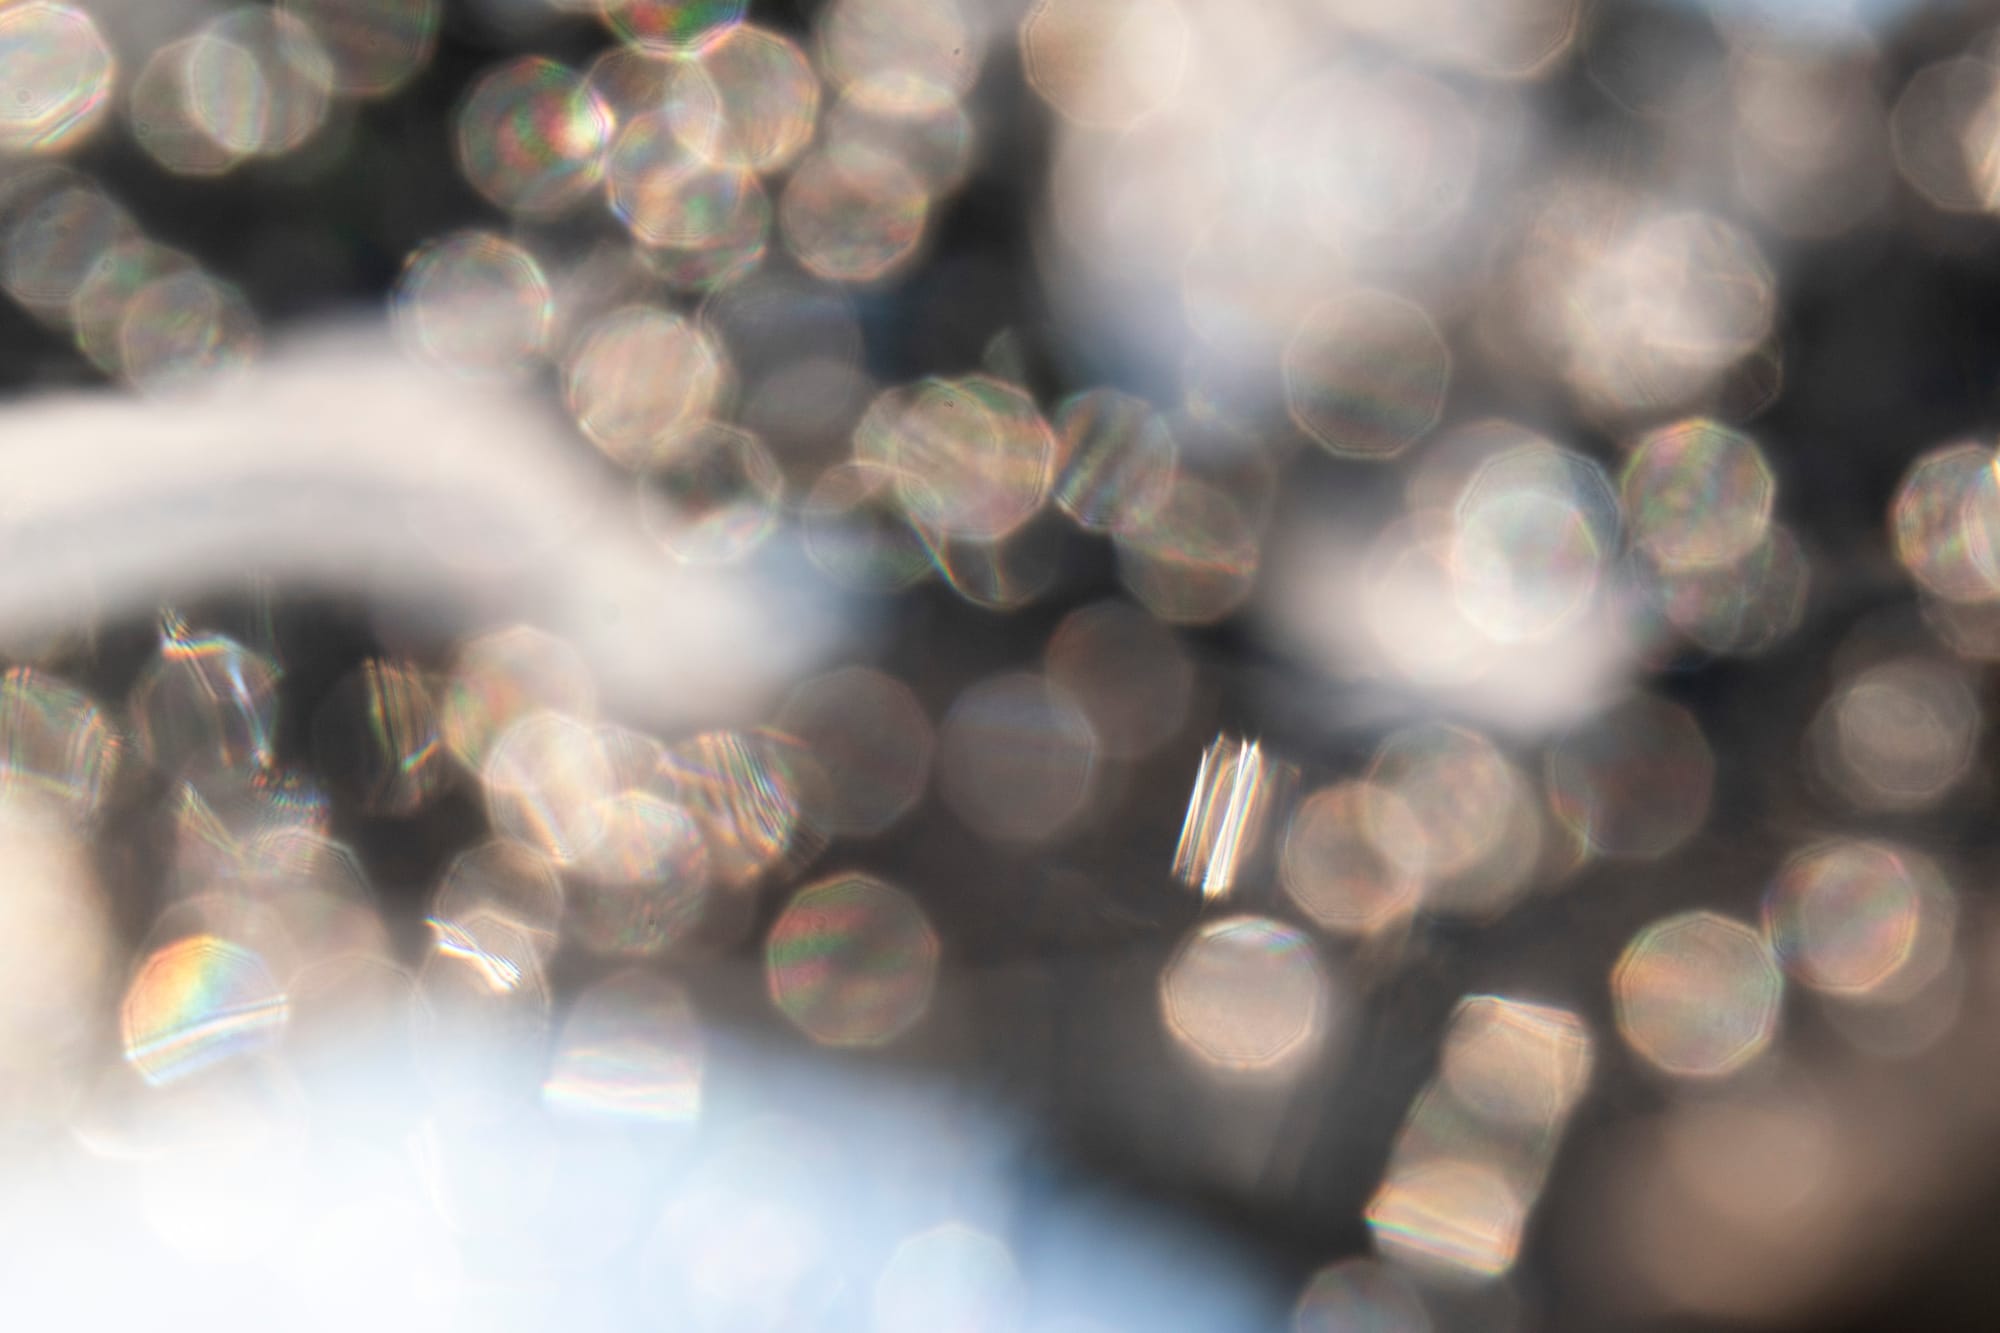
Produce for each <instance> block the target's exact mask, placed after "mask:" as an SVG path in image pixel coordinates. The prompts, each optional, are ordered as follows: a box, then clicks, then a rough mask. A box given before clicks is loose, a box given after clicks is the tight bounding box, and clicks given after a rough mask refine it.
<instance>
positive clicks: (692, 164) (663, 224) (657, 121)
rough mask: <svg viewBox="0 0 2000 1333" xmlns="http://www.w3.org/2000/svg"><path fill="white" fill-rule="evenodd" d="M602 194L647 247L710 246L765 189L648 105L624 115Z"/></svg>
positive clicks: (612, 150) (745, 172) (606, 164)
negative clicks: (691, 141)
mask: <svg viewBox="0 0 2000 1333" xmlns="http://www.w3.org/2000/svg"><path fill="white" fill-rule="evenodd" d="M604 190H605V198H606V200H607V201H608V202H609V203H610V205H611V211H612V212H613V213H614V214H616V215H617V217H618V220H619V221H620V222H622V223H624V224H625V226H626V229H627V230H629V231H630V232H631V233H632V237H633V239H634V240H637V241H638V242H639V243H640V244H642V245H649V246H678V247H686V248H698V247H705V246H708V245H712V244H713V243H714V242H715V241H716V240H717V238H718V237H719V236H721V235H722V234H723V233H724V232H725V231H726V230H727V228H728V222H729V219H731V218H732V217H733V216H734V215H735V214H736V213H737V211H738V210H740V209H741V208H743V207H744V200H743V197H742V196H743V195H744V194H745V193H746V192H749V191H758V190H761V187H759V186H758V184H757V178H756V177H755V176H753V175H751V174H750V173H749V172H747V171H743V170H741V169H739V168H736V167H728V166H718V165H716V164H714V163H712V162H710V161H708V160H707V159H706V158H704V157H703V156H702V155H701V154H700V153H699V152H698V151H696V150H695V149H693V148H690V147H689V146H688V145H687V144H685V143H683V142H682V141H681V138H680V136H679V134H678V133H677V132H676V129H675V126H674V122H673V119H672V117H670V116H669V115H668V114H667V113H666V112H665V111H659V110H655V111H648V112H643V113H640V114H637V115H633V116H630V117H628V118H626V119H625V120H624V121H623V123H621V124H620V126H619V128H618V137H617V138H616V139H614V140H613V141H612V144H611V151H610V153H609V155H608V156H607V157H606V158H605V160H604Z"/></svg>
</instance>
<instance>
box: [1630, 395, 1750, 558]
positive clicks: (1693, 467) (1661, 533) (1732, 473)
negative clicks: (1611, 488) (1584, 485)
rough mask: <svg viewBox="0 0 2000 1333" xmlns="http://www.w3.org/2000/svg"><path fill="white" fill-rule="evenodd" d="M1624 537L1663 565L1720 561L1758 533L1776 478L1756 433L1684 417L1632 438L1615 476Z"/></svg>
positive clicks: (1744, 549)
mask: <svg viewBox="0 0 2000 1333" xmlns="http://www.w3.org/2000/svg"><path fill="white" fill-rule="evenodd" d="M1622 489H1623V493H1624V500H1625V512H1626V519H1627V521H1628V522H1629V523H1630V524H1631V528H1632V540H1633V542H1634V544H1635V545H1637V546H1638V547H1639V548H1640V549H1641V550H1643V551H1644V552H1645V553H1646V554H1647V555H1648V556H1650V557H1651V558H1652V559H1653V561H1654V562H1655V563H1657V564H1658V565H1660V566H1661V567H1662V568H1664V569H1670V570H1695V569H1722V568H1728V567H1729V566H1732V565H1734V564H1736V563H1737V562H1738V561H1740V560H1742V559H1743V557H1745V556H1747V555H1748V554H1750V552H1752V551H1753V550H1755V549H1756V548H1757V545H1758V543H1760V542H1762V541H1763V540H1764V535H1765V533H1766V532H1767V531H1768V530H1769V528H1770V524H1771V506H1772V501H1773V499H1774V497H1775V494H1776V490H1777V486H1776V483H1775V482H1774V481H1773V480H1772V477H1771V467H1770V464H1768V463H1766V462H1765V461H1764V454H1763V451H1762V450H1760V449H1759V448H1758V447H1757V444H1756V441H1754V440H1752V439H1750V438H1749V437H1748V436H1747V435H1744V434H1742V433H1741V432H1739V431H1734V430H1731V429H1730V428H1729V427H1727V426H1724V425H1721V424H1720V423H1718V422H1714V421H1707V420H1691V421H1684V422H1681V423H1679V424H1678V425H1673V426H1667V427H1663V428H1662V429H1660V430H1657V431H1654V432H1652V433H1651V434H1649V435H1647V436H1646V437H1645V438H1644V439H1642V440H1641V441H1640V442H1639V445H1638V447H1637V448H1636V449H1635V450H1634V451H1633V453H1632V457H1631V458H1630V459H1629V460H1628V461H1627V463H1626V465H1625V475H1624V478H1623V481H1622Z"/></svg>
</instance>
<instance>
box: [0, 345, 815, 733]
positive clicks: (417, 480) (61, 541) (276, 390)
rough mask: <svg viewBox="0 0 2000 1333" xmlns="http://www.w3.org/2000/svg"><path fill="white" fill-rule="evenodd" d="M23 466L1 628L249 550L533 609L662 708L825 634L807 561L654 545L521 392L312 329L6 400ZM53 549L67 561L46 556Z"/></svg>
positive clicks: (32, 623)
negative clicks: (123, 377)
mask: <svg viewBox="0 0 2000 1333" xmlns="http://www.w3.org/2000/svg"><path fill="white" fill-rule="evenodd" d="M0 423H4V430H5V435H6V444H5V446H4V457H5V459H6V462H7V471H8V476H9V478H10V488H9V494H8V497H7V517H8V519H9V524H8V534H9V536H8V545H7V554H8V556H9V557H10V558H9V559H8V560H7V562H6V568H5V572H4V573H0V635H9V636H20V635H32V634H36V633H40V632H45V631H46V630H47V629H48V628H49V627H51V626H55V625H63V624H67V623H68V621H69V620H70V619H71V618H73V616H74V614H75V606H76V605H77V599H78V597H79V592H80V590H84V589H87V590H88V593H89V594H90V595H91V596H93V597H94V598H95V600H96V604H97V606H98V608H99V609H100V610H101V611H102V612H103V613H104V614H106V615H107V616H112V617H116V616H119V615H138V614H142V613H144V612H145V611H147V610H148V609H150V608H151V607H154V606H156V605H158V604H160V603H162V602H174V601H178V600H181V599H185V598H190V597H195V596H199V595H201V594H204V593H207V592H210V591H213V590H216V589H219V588H229V587H233V586H238V585H239V584H240V581H241V579H242V578H243V576H244V574H245V573H246V572H251V571H254V572H255V573H257V574H259V575H261V576H264V577H268V578H275V579H280V580H292V581H296V582H299V583H303V584H306V585H309V586H314V587H318V588H323V589H328V590H337V591H341V592H351V593H357V594H361V595H363V596H367V597H372V598H376V599H379V600H381V601H385V602H390V603H393V604H395V605H396V606H397V607H399V608H405V609H408V610H411V611H413V612H416V613H418V614H420V615H421V614H424V613H433V614H435V615H436V616H437V618H438V620H439V622H440V625H441V628H444V632H449V628H455V627H457V626H456V625H455V623H454V622H456V621H458V620H459V618H460V617H463V616H465V615H466V614H468V612H474V613H477V614H479V615H480V616H482V617H483V618H485V619H488V620H490V621H502V620H511V619H522V620H528V621H532V622H534V623H537V624H539V625H541V626H543V627H544V628H546V629H549V630H551V631H553V632H555V633H557V634H559V635H562V636H563V637H565V638H567V639H568V640H569V641H570V642H571V643H573V644H574V645H575V646H576V647H577V649H579V650H580V651H581V652H582V653H583V655H584V656H585V657H586V659H588V661H589V662H590V664H591V666H592V667H593V669H594V670H595V672H596V675H597V678H598V680H599V681H600V682H601V683H602V685H603V687H604V691H605V694H606V696H607V699H608V700H609V701H611V702H612V703H614V705H616V706H618V707H620V708H622V709H624V710H627V711H629V712H630V713H631V714H632V715H633V716H634V717H635V718H636V719H639V720H643V721H645V722H648V723H651V724H653V725H663V724H669V723H685V722H689V721H694V720H709V719H714V718H719V717H735V716H743V715H748V714H750V713H752V712H754V711H755V710H757V709H758V708H760V707H761V706H763V705H764V704H766V703H767V702H768V701H769V700H770V698H771V696H772V695H773V693H774V692H775V691H776V690H777V689H778V688H779V687H780V686H781V685H783V684H784V683H785V682H786V681H787V680H789V679H790V678H791V677H793V676H794V675H796V674H799V673H801V671H802V670H803V669H804V668H805V667H806V666H808V665H809V664H810V663H811V662H812V661H813V660H814V659H815V658H816V656H817V655H818V654H819V653H821V652H823V651H824V650H825V649H826V648H827V647H829V646H830V642H831V639H832V637H833V633H834V629H835V624H834V622H835V618H836V615H837V612H835V611H834V610H831V609H829V607H828V606H827V604H826V602H825V600H824V599H818V598H814V599H809V598H807V597H804V596H787V595H786V592H787V590H788V589H791V588H796V587H797V586H798V581H797V580H789V581H786V582H780V581H779V580H778V579H775V578H770V577H766V576H763V575H760V574H759V573H757V572H755V571H746V570H716V569H703V570H688V569H685V568H681V567H676V566H674V565H673V564H672V563H670V562H668V561H666V560H664V559H663V558H662V557H661V556H660V555H659V553H658V551H657V549H656V548H655V547H654V546H653V544H652V543H651V542H650V541H648V540H647V538H646V536H645V534H644V532H643V531H642V530H641V528H640V525H639V522H638V517H637V513H636V508H635V506H634V505H633V504H632V503H631V502H630V497H629V495H627V494H626V493H625V491H624V488H622V487H621V486H619V485H618V484H617V483H616V481H615V480H614V479H612V478H611V477H609V476H608V475H606V474H604V473H603V471H602V470H601V469H600V468H598V467H597V466H595V465H594V464H593V461H592V459H591V458H589V457H588V451H587V450H586V449H584V448H582V447H581V446H580V443H579V442H578V441H576V440H574V439H572V438H569V437H567V436H566V434H565V432H564V431H563V430H562V428H561V427H560V425H559V424H558V423H557V421H556V420H555V419H554V417H553V416H552V415H551V414H550V413H549V412H548V411H547V410H546V409H545V408H544V407H543V406H542V405H540V404H539V403H537V402H535V401H534V400H532V399H531V398H529V397H527V396H526V395H524V394H521V395H517V394H513V393H509V392H505V391H500V390H496V389H494V388H493V387H492V386H478V387H474V386H468V385H464V384H459V383H454V382H451V381H449V380H446V379H444V378H442V377H439V376H436V375H433V374H432V373H429V372H427V371H425V370H422V369H420V368H418V367H416V366H413V365H411V364H409V363H408V362H407V361H406V360H404V359H403V358H402V357H401V356H400V355H398V354H397V352H396V351H395V350H394V347H393V344H392V342H391V340H390V338H389V337H388V336H387V333H386V331H384V330H380V329H376V328H372V327H371V328H361V327H354V328H345V329H339V330H329V331H322V332H320V333H318V334H315V335H313V336H311V337H309V338H302V339H300V340H298V341H296V342H295V343H293V344H292V345H290V346H281V347H278V348H275V349H273V353H272V355H271V356H270V357H269V358H268V360H267V361H266V362H265V363H264V364H262V365H261V366H260V367H258V368H257V369H255V370H252V371H248V372H245V373H244V374H243V375H242V376H241V377H240V378H231V379H229V380H227V381H226V382H225V383H223V384H221V385H218V386H217V388H216V391H213V392H200V393H190V394H187V395H185V396H180V397H175V398H172V399H169V400H167V401H164V402H154V403H140V402H137V401H134V400H132V399H129V398H123V397H115V396H112V395H109V394H65V395H60V396H49V397H45V398H37V399H29V400H24V401H21V402H17V403H14V404H12V405H9V406H8V407H6V408H5V409H4V410H0ZM52 569H64V570H67V571H70V573H69V574H68V575H67V576H66V577H56V578H52V577H51V576H50V571H51V570H52Z"/></svg>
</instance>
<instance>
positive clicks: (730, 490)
mask: <svg viewBox="0 0 2000 1333" xmlns="http://www.w3.org/2000/svg"><path fill="white" fill-rule="evenodd" d="M784 491H785V476H784V473H783V472H782V471H780V469H779V467H778V460H777V459H776V458H774V457H772V456H771V451H770V449H768V448H767V447H765V444H764V442H763V441H762V440H760V439H758V438H757V437H756V436H755V435H752V434H751V433H750V432H749V431H746V430H742V429H740V428H738V427H736V426H725V425H722V424H720V423H718V422H710V423H708V424H707V425H705V426H703V427H701V428H700V429H699V430H697V431H696V432H695V433H694V435H693V437H692V438H690V439H686V440H683V441H681V442H679V443H678V444H676V445H675V446H674V448H673V449H672V450H671V451H670V452H669V453H668V455H667V456H666V458H665V459H664V460H663V461H661V462H659V463H658V464H657V465H656V466H653V467H651V468H648V469H647V470H646V471H645V472H642V473H641V474H640V477H639V514H640V518H641V519H642V520H643V521H644V522H645V525H646V531H648V532H649V533H651V534H652V536H653V540H654V541H657V542H658V543H659V544H660V547H661V549H663V550H664V551H666V552H667V554H669V555H671V556H673V557H674V558H675V559H676V560H679V561H682V562H683V563H686V564H692V565H720V564H729V563H731V562H734V561H737V560H741V559H743V558H744V557H745V556H747V555H749V554H750V553H751V552H752V551H755V550H756V549H757V548H758V547H759V546H760V545H762V544H763V542H764V539H765V538H767V537H769V536H770V535H771V533H772V531H773V530H774V529H775V528H776V527H777V524H778V511H779V507H780V504H781V502H782V500H783V498H784Z"/></svg>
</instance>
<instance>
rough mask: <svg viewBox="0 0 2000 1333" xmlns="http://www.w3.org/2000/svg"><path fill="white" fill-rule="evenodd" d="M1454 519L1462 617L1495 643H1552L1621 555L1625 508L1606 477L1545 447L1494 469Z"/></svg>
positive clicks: (1480, 477) (1526, 450) (1463, 499)
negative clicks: (1619, 545) (1617, 554)
mask: <svg viewBox="0 0 2000 1333" xmlns="http://www.w3.org/2000/svg"><path fill="white" fill-rule="evenodd" d="M1453 518H1454V522H1453V528H1452V546H1451V571H1452V592H1453V595H1454V599H1455V601H1456V603H1457V606H1458V610H1459V614H1460V615H1462V616H1464V617H1465V619H1466V620H1467V621H1468V622H1470V623H1471V624H1472V625H1473V626H1474V627H1475V628H1477V629H1478V630H1479V631H1480V632H1481V633H1483V634H1485V635H1486V636H1487V637H1488V638H1490V639H1492V640H1494V641H1495V642H1497V643H1521V642H1527V641H1533V640H1541V639H1547V638H1549V637H1550V636H1552V635H1554V634H1555V633H1556V632H1558V631H1560V630H1562V629H1564V628H1566V627H1567V626H1568V625H1570V624H1571V623H1573V622H1574V621H1575V620H1576V619H1577V618H1578V617H1580V616H1581V615H1583V614H1584V613H1585V612H1586V611H1587V610H1588V609H1589V608H1590V606H1591V605H1592V603H1593V600H1594V598H1595V596H1596V593H1597V589H1598V585H1599V581H1600V580H1601V578H1602V577H1603V572H1604V568H1605V566H1606V564H1607V563H1608V562H1609V561H1610V559H1611V558H1612V556H1613V555H1614V554H1615V552H1616V550H1617V543H1618V535H1619V516H1618V502H1617V498H1616V496H1615V495H1614V494H1613V492H1612V489H1611V483H1610V480H1609V479H1608V478H1607V477H1606V476H1605V475H1604V470H1603V469H1602V468H1601V467H1599V466H1598V465H1597V464H1596V463H1594V462H1592V461H1591V460H1590V459H1587V458H1584V457H1582V456H1581V455H1578V454H1574V453H1571V452H1569V451H1568V450H1564V449H1559V448H1557V447H1556V446H1554V445H1552V444H1548V443H1546V442H1542V441H1531V442H1527V443H1522V444H1519V445H1516V446H1515V447H1513V448H1510V449H1507V450H1505V451H1503V452H1501V453H1500V454H1498V455H1497V456H1495V457H1494V458H1492V459H1490V460H1488V461H1487V462H1486V464H1485V465H1484V466H1483V467H1481V468H1480V469H1479V471H1478V472H1477V473H1475V474H1474V475H1473V477H1472V478H1471V479H1470V480H1469V481H1468V482H1467V483H1466V486H1465V489H1464V491H1463V493H1462V494H1461V495H1460V497H1459V501H1458V505H1457V510H1456V513H1455V514H1454V516H1453Z"/></svg>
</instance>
